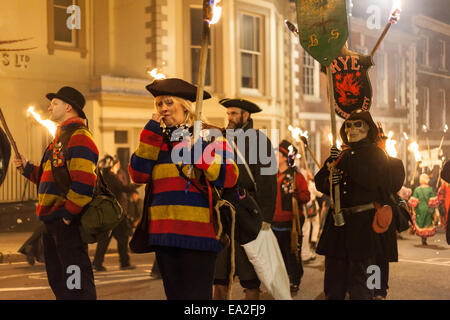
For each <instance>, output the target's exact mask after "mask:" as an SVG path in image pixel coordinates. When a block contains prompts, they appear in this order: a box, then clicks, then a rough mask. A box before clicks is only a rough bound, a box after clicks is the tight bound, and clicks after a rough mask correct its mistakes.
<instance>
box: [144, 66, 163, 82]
mask: <svg viewBox="0 0 450 320" xmlns="http://www.w3.org/2000/svg"><path fill="white" fill-rule="evenodd" d="M147 73H148V74H149V75H150V76H152V77H153V79H155V80H162V79H166V75H165V74H163V73H160V72H158V68H154V69H153V70H151V71H147Z"/></svg>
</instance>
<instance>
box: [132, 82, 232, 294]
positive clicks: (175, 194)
mask: <svg viewBox="0 0 450 320" xmlns="http://www.w3.org/2000/svg"><path fill="white" fill-rule="evenodd" d="M147 90H148V91H149V92H150V93H151V94H152V95H153V96H154V97H155V107H156V112H157V113H155V114H153V116H152V119H151V120H150V121H149V122H148V123H147V124H146V126H145V127H144V129H143V131H142V132H141V135H140V141H139V145H138V147H137V150H136V152H135V153H134V154H133V155H132V157H131V161H130V165H129V172H130V176H131V178H132V179H133V181H134V182H135V183H139V184H141V183H151V194H150V195H149V196H150V201H148V203H149V205H148V206H149V207H148V208H146V210H147V211H146V212H148V215H149V219H148V220H149V225H148V233H149V236H148V244H149V247H150V249H151V251H155V254H156V259H157V261H158V264H159V268H160V272H161V276H162V278H163V283H164V290H165V293H166V296H167V299H169V300H192V299H201V300H208V299H212V286H213V279H214V267H215V261H216V256H217V253H218V252H219V251H220V250H221V249H222V247H221V244H220V242H219V241H218V240H217V239H216V233H215V230H214V226H213V216H212V208H211V204H210V203H211V201H210V199H209V197H208V195H207V194H204V193H203V192H201V191H200V190H199V189H201V188H199V184H198V183H197V182H198V180H199V179H201V176H203V177H204V179H206V180H207V181H208V182H209V183H210V184H211V185H214V186H217V187H226V188H229V187H232V186H234V184H235V183H236V181H237V177H238V169H237V166H236V164H235V163H234V161H233V158H234V157H233V151H232V149H231V147H230V146H229V145H228V144H227V142H226V140H225V139H224V138H223V137H219V138H216V139H215V140H214V142H211V143H208V142H206V141H205V140H203V139H199V141H197V142H196V143H195V144H193V143H191V141H192V140H193V139H191V137H192V133H193V124H194V114H193V112H192V107H191V102H194V101H195V100H196V93H197V88H196V87H195V86H193V85H191V84H189V83H187V82H185V81H183V80H181V79H174V78H173V79H164V80H155V81H154V82H153V83H151V84H150V85H148V86H147ZM208 98H211V95H210V94H209V93H207V92H205V93H204V99H208Z"/></svg>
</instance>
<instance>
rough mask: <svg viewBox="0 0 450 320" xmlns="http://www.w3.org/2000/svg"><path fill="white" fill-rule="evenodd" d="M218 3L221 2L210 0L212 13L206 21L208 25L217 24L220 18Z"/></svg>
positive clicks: (220, 12)
mask: <svg viewBox="0 0 450 320" xmlns="http://www.w3.org/2000/svg"><path fill="white" fill-rule="evenodd" d="M220 1H221V0H210V6H211V10H212V13H213V14H212V18H211V20H207V21H208V23H209V24H210V25H211V24H216V23H217V22H219V20H220V17H221V16H222V7H218V6H217V5H218V4H219V2H220Z"/></svg>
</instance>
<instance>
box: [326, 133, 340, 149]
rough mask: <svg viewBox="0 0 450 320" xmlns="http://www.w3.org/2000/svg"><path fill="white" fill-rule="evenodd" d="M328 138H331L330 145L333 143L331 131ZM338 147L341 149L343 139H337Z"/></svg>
mask: <svg viewBox="0 0 450 320" xmlns="http://www.w3.org/2000/svg"><path fill="white" fill-rule="evenodd" d="M328 140H330V145H333V135H332V134H331V133H329V134H328ZM336 147H337V148H338V149H341V147H342V141H341V140H339V139H336Z"/></svg>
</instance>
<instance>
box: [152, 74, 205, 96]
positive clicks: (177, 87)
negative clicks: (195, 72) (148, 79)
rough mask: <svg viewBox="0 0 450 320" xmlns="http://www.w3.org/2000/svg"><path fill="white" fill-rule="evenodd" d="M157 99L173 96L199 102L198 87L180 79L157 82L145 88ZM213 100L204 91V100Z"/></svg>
mask: <svg viewBox="0 0 450 320" xmlns="http://www.w3.org/2000/svg"><path fill="white" fill-rule="evenodd" d="M145 88H146V89H147V90H148V91H149V92H150V93H151V94H152V95H153V96H154V97H155V98H156V97H158V96H173V97H179V98H183V99H186V100H189V101H192V102H195V100H197V87H196V86H194V85H192V84H190V83H189V82H186V81H184V80H181V79H178V78H169V79H163V80H155V81H153V82H152V83H150V84H149V85H148V86H146V87H145ZM209 98H211V95H210V94H209V93H208V92H206V91H204V92H203V100H206V99H209Z"/></svg>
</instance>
